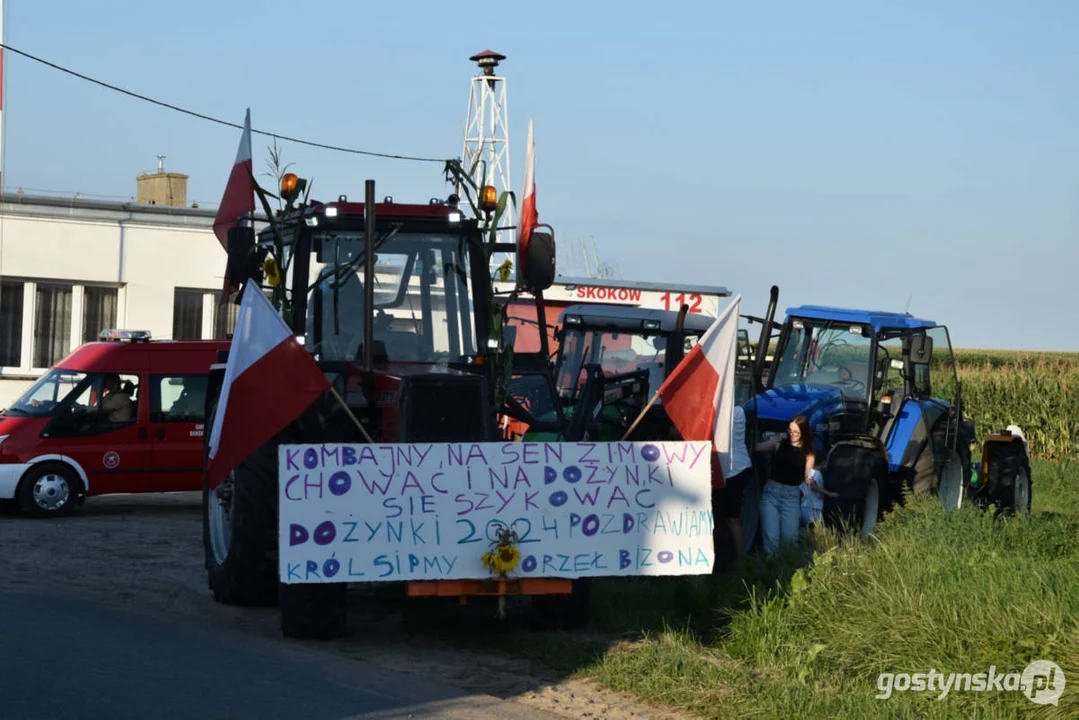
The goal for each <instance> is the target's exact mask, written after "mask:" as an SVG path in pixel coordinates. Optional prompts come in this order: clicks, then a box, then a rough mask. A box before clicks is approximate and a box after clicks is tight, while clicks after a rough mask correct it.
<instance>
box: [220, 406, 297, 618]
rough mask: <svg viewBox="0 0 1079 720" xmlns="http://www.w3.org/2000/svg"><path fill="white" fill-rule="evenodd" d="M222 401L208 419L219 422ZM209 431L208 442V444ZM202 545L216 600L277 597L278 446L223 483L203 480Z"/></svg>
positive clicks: (256, 602)
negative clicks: (216, 484)
mask: <svg viewBox="0 0 1079 720" xmlns="http://www.w3.org/2000/svg"><path fill="white" fill-rule="evenodd" d="M216 412H217V407H216V405H215V406H214V408H213V410H211V412H210V416H209V418H208V420H207V422H206V427H207V428H212V427H213V422H214V414H216ZM209 435H210V433H209V430H208V429H207V431H206V433H205V437H206V438H207V439H206V441H205V443H204V444H206V445H208V440H209ZM202 544H203V548H204V550H205V555H206V574H207V579H208V581H209V585H210V590H211V591H213V594H214V599H215V600H217V601H218V602H221V603H225V604H226V605H248V606H265V605H273V604H274V602H276V600H277V583H278V571H277V446H276V444H274V443H272V442H271V443H267V444H266V445H264V446H263V447H261V448H259V449H258V450H256V451H255V452H254V453H252V454H251V456H250V457H248V458H246V459H245V460H244V461H243V462H242V463H240V464H239V465H238V466H237V467H236V469H235V470H233V472H231V473H230V474H229V476H228V477H227V478H225V480H224V481H223V482H222V483H221V485H220V486H219V487H217V488H216V489H214V490H210V489H209V487H208V486H207V484H206V477H205V474H204V475H203V481H202Z"/></svg>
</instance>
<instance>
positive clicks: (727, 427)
mask: <svg viewBox="0 0 1079 720" xmlns="http://www.w3.org/2000/svg"><path fill="white" fill-rule="evenodd" d="M741 301H742V296H741V295H739V296H737V297H736V298H734V301H733V302H731V304H730V305H728V306H727V309H726V310H724V311H723V313H722V314H721V315H720V316H719V317H718V318H716V321H715V322H714V323H712V327H710V328H708V330H707V331H706V332H705V333H704V336H703V337H701V341H700V342H699V343H697V344H696V345H695V346H694V347H693V349H692V350H690V351H689V354H688V355H686V356H685V358H683V359H682V362H680V363H678V367H676V368H675V369H674V372H672V373H671V374H670V376H669V377H668V378H667V380H666V381H665V382H664V383H663V385H661V386H660V388H659V391H658V393H657V394H658V396H659V398H660V400H661V401H662V402H663V407H664V409H665V410H666V411H667V416H668V417H670V419H671V421H672V422H673V423H674V426H675V427H676V428H678V432H679V433H681V434H682V439H684V440H687V441H690V440H711V441H712V444H713V449H714V451H715V452H717V453H718V455H719V464H720V467H721V469H722V472H723V476H724V477H730V471H731V448H732V447H733V446H732V442H731V441H732V434H733V430H734V373H735V363H736V361H737V359H738V306H739V305H740V304H741Z"/></svg>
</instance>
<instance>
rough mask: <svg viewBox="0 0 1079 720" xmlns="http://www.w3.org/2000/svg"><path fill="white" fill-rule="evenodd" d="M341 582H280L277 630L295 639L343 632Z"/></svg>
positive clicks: (324, 637) (344, 587) (332, 636)
mask: <svg viewBox="0 0 1079 720" xmlns="http://www.w3.org/2000/svg"><path fill="white" fill-rule="evenodd" d="M347 588H348V586H347V585H346V584H345V583H303V584H286V583H281V587H280V588H279V589H278V593H277V596H278V606H279V607H280V610H281V634H282V635H284V636H285V637H289V638H296V639H298V640H333V639H335V638H339V637H342V636H343V635H344V634H345V625H346V623H345V614H346V603H345V600H346V590H347Z"/></svg>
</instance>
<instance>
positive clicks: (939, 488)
mask: <svg viewBox="0 0 1079 720" xmlns="http://www.w3.org/2000/svg"><path fill="white" fill-rule="evenodd" d="M969 483H970V450H969V449H968V448H966V447H964V446H962V445H960V446H959V447H957V448H956V449H955V452H953V453H952V456H951V458H949V460H948V461H947V462H946V463H945V464H944V466H943V467H942V468H941V469H940V470H939V471H938V470H937V464H936V460H935V459H934V457H933V445H932V441H929V442H926V444H925V447H924V448H922V452H921V453H920V454H919V455H918V459H917V460H916V461H915V463H914V487H913V491H914V497H916V498H919V497H925V496H927V495H936V496H937V498H938V499H939V500H940V504H941V505H943V506H944V509H945V510H955V509H957V508H959V507H960V506H961V505H962V504H963V498H964V496H965V494H966V490H967V485H968V484H969Z"/></svg>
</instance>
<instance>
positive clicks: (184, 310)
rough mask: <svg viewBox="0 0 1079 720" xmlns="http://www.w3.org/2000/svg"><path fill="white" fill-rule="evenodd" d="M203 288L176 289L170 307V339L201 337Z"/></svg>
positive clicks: (204, 293)
mask: <svg viewBox="0 0 1079 720" xmlns="http://www.w3.org/2000/svg"><path fill="white" fill-rule="evenodd" d="M205 295H206V292H205V291H204V290H179V289H178V290H176V294H175V297H174V300H173V307H172V339H173V340H201V339H202V298H203V296H205Z"/></svg>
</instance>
